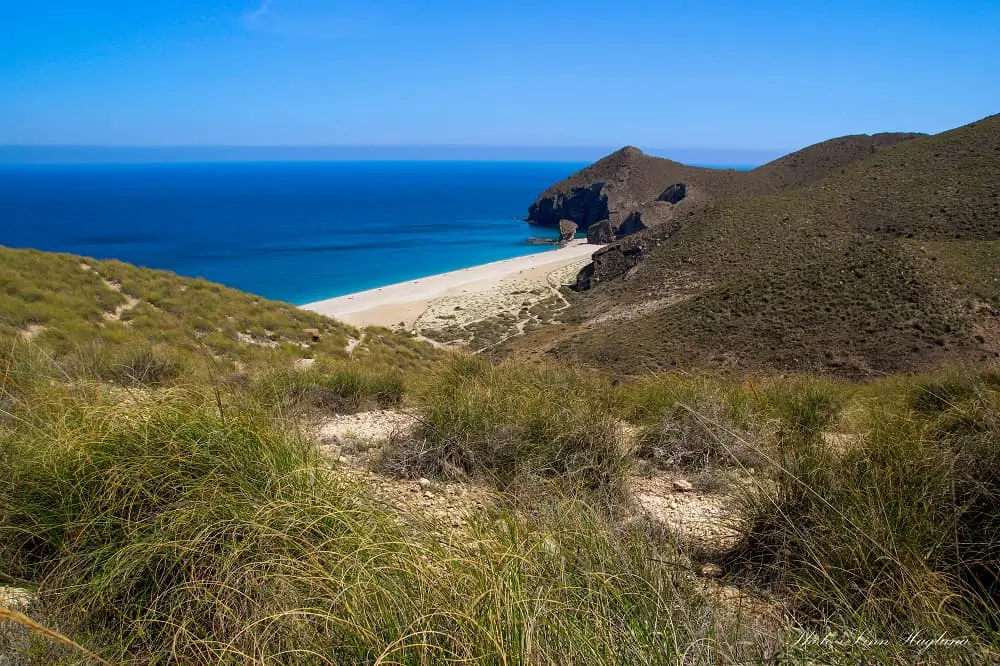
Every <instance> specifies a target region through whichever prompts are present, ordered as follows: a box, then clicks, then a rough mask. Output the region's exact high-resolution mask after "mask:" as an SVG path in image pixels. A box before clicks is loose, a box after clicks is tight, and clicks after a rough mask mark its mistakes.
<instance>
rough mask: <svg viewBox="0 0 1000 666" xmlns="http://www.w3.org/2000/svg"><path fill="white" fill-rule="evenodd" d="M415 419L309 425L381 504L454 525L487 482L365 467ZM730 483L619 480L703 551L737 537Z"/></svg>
mask: <svg viewBox="0 0 1000 666" xmlns="http://www.w3.org/2000/svg"><path fill="white" fill-rule="evenodd" d="M417 423H418V421H417V417H415V416H413V415H411V414H408V413H406V412H402V411H393V410H379V411H371V412H361V413H358V414H343V415H337V416H333V417H330V418H328V419H326V420H324V421H322V422H319V423H316V424H314V426H313V429H312V431H313V434H314V437H315V438H316V441H317V442H318V445H319V446H320V449H321V450H322V451H323V453H325V454H326V455H327V456H328V457H329V459H330V460H331V461H333V463H334V464H336V465H337V466H338V467H339V468H340V469H342V470H344V471H346V472H347V473H348V474H349V475H351V476H352V477H353V478H356V479H358V480H359V481H361V482H363V483H364V484H365V485H366V486H367V487H369V488H372V489H373V490H374V491H375V494H376V496H377V497H379V498H381V499H382V500H384V501H385V502H386V504H387V505H389V506H392V507H394V508H396V509H399V510H403V511H404V512H415V513H416V514H417V515H423V516H424V517H427V518H430V519H432V520H435V521H438V522H439V523H440V525H439V527H440V528H441V529H444V530H447V529H449V528H461V527H462V526H463V525H465V524H466V522H467V519H468V517H469V515H470V514H471V513H473V512H475V511H478V510H480V509H482V508H484V507H486V506H489V505H491V504H496V503H497V502H498V500H499V499H500V498H498V497H497V494H496V493H497V491H496V490H495V489H493V488H490V487H487V486H485V485H483V484H481V483H478V482H467V483H458V482H441V481H436V480H435V481H431V480H430V479H417V480H410V479H396V478H392V477H390V476H387V475H384V474H379V473H377V472H375V471H373V469H375V468H377V466H378V461H379V456H380V453H381V452H382V450H383V448H384V447H385V445H386V444H387V443H388V442H390V441H392V440H395V439H398V438H405V437H408V436H410V435H411V434H412V432H413V429H414V428H415V427H416V425H417ZM730 481H735V482H736V483H740V482H745V483H750V482H751V481H752V479H751V478H742V479H734V480H730ZM733 486H734V483H730V482H718V480H712V479H710V478H709V477H708V476H700V477H689V476H687V475H684V474H681V473H679V472H671V471H665V470H661V469H657V468H650V469H645V470H641V471H639V472H637V473H636V474H634V475H633V476H632V477H631V478H630V479H629V482H628V484H627V487H628V490H629V494H630V496H631V500H632V502H631V504H632V506H633V508H634V512H635V514H634V515H635V517H641V516H645V517H648V518H650V519H652V520H654V521H656V522H657V523H660V524H662V525H664V526H665V527H667V528H668V529H669V530H670V532H671V533H672V534H674V535H676V537H677V538H678V540H679V541H681V542H683V543H686V544H688V545H691V546H693V547H695V548H696V549H697V550H699V551H702V552H709V553H710V552H713V551H722V550H724V549H726V548H728V547H729V546H731V545H733V543H734V541H735V540H736V539H737V538H738V531H737V529H736V527H737V524H736V523H735V522H734V514H733V505H734V503H735V498H734V496H733V490H732V488H733Z"/></svg>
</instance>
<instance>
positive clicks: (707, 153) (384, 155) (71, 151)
mask: <svg viewBox="0 0 1000 666" xmlns="http://www.w3.org/2000/svg"><path fill="white" fill-rule="evenodd" d="M620 148H621V146H601V145H591V146H572V145H562V146H558V145H547V146H538V145H518V144H508V145H497V144H341V145H335V144H331V145H285V146H282V145H254V146H251V145H196V144H192V145H170V146H168V145H113V144H106V145H102V144H0V163H6V164H12V163H17V164H24V163H29V164H30V163H36V164H40V163H48V164H51V163H114V162H129V161H138V162H150V161H169V162H188V161H191V162H206V161H264V160H268V161H376V160H378V161H539V162H541V161H549V162H555V161H565V162H593V161H596V160H598V159H600V158H602V157H604V156H605V155H608V154H610V153H612V152H614V151H616V150H619V149H620ZM642 150H643V151H644V152H645V153H647V154H649V155H654V156H658V157H668V158H670V159H674V160H677V161H680V162H684V163H701V164H711V163H714V164H724V165H741V166H742V165H753V164H763V163H765V162H769V161H771V160H772V159H776V158H778V157H780V156H782V155H784V154H786V153H787V151H784V150H779V149H763V148H709V147H700V148H699V147H679V146H678V147H671V148H642Z"/></svg>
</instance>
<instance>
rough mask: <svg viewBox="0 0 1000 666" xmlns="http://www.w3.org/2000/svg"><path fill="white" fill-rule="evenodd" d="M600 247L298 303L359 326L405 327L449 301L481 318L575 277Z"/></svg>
mask: <svg viewBox="0 0 1000 666" xmlns="http://www.w3.org/2000/svg"><path fill="white" fill-rule="evenodd" d="M600 247H601V246H599V245H588V244H587V242H586V241H585V240H583V239H578V240H574V241H572V242H570V243H568V244H567V245H565V246H563V247H560V248H558V249H555V250H551V251H549V252H540V253H538V254H531V255H528V256H524V257H515V258H513V259H504V260H503V261H494V262H492V263H488V264H482V265H480V266H472V267H470V268H463V269H461V270H457V271H451V272H449V273H441V274H439V275H431V276H429V277H426V278H421V279H419V280H411V281H409V282H400V283H397V284H392V285H388V286H386V287H380V288H378V289H369V290H368V291H360V292H357V293H354V294H348V295H346V296H340V297H338V298H330V299H327V300H325V301H317V302H315V303H309V304H307V305H303V306H302V307H303V308H305V309H306V310H312V311H313V312H318V313H319V314H323V315H327V316H329V317H334V318H336V319H339V320H341V321H344V322H346V323H348V324H351V325H353V326H358V327H365V326H389V327H397V326H400V325H402V327H403V328H407V329H410V328H413V326H414V324H415V322H416V321H417V320H418V319H419V318H420V317H421V316H422V315H424V314H425V313H426V312H427V311H428V310H430V309H433V308H434V306H435V305H439V304H440V303H442V302H443V301H448V303H449V305H448V307H449V309H450V310H451V311H454V310H455V309H456V308H457V309H458V311H463V312H465V313H467V314H466V316H467V317H473V318H475V317H478V318H485V317H489V316H491V315H493V314H494V313H496V312H497V311H500V310H503V309H504V305H505V302H506V301H507V300H509V299H510V292H511V291H518V290H519V289H518V287H519V288H520V289H524V290H530V288H531V287H537V288H538V289H540V290H544V289H548V288H549V287H550V286H551V281H550V279H549V276H550V275H553V274H558V275H559V277H560V279H565V277H566V276H563V275H562V273H568V272H571V273H572V274H573V275H574V276H575V271H576V270H578V268H577V267H578V266H579V267H582V266H583V265H584V264H586V263H588V262H589V260H590V256H591V255H592V254H593V253H594V252H596V251H597V250H598V249H600ZM573 269H575V270H573ZM438 309H440V308H438Z"/></svg>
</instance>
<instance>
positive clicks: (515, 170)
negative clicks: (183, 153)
mask: <svg viewBox="0 0 1000 666" xmlns="http://www.w3.org/2000/svg"><path fill="white" fill-rule="evenodd" d="M582 166H584V164H583V163H570V162H228V163H221V162H219V163H186V164H185V163H181V164H178V163H163V164H62V165H58V164H35V165H32V164H0V245H6V246H9V247H33V248H37V249H41V250H51V251H60V252H72V253H74V254H81V255H85V256H89V257H94V258H98V259H103V258H116V259H121V260H123V261H128V262H130V263H134V264H138V265H140V266H147V267H150V268H161V269H167V270H171V271H174V272H176V273H179V274H181V275H186V276H191V277H204V278H207V279H209V280H212V281H215V282H221V283H222V284H225V285H228V286H230V287H235V288H237V289H242V290H245V291H249V292H253V293H256V294H260V295H262V296H266V297H268V298H275V299H281V300H285V301H290V302H292V303H296V304H302V303H307V302H310V301H315V300H320V299H323V298H331V297H334V296H340V295H343V294H346V293H350V292H354V291H359V290H362V289H370V288H373V287H378V286H383V285H386V284H390V283H393V282H400V281H403V280H409V279H414V278H418V277H424V276H427V275H432V274H434V273H441V272H444V271H449V270H455V269H458V268H465V267H468V266H473V265H476V264H481V263H485V262H489V261H495V260H498V259H507V258H510V257H515V256H520V255H525V254H532V253H536V252H545V251H548V250H550V249H551V246H547V245H536V244H530V243H528V239H529V238H530V237H533V236H534V237H546V238H554V237H556V236H557V235H558V234H557V232H555V231H554V230H548V229H542V228H539V227H533V226H530V225H528V224H527V223H526V222H524V221H522V219H521V218H523V217H524V216H525V215H527V210H528V205H529V204H531V202H532V201H534V199H535V197H536V196H537V195H538V194H539V193H540V192H541V191H542V190H544V189H545V188H546V187H548V186H549V185H551V184H552V183H555V182H557V181H559V180H561V179H563V178H565V177H566V176H568V175H569V174H571V173H573V172H574V171H576V170H578V169H580V168H581V167H582Z"/></svg>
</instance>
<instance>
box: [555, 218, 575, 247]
mask: <svg viewBox="0 0 1000 666" xmlns="http://www.w3.org/2000/svg"><path fill="white" fill-rule="evenodd" d="M576 230H577V225H576V222H574V221H573V220H559V240H560V241H561V242H563V243H568V242H569V241H571V240H573V239H574V238H576Z"/></svg>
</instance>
